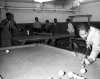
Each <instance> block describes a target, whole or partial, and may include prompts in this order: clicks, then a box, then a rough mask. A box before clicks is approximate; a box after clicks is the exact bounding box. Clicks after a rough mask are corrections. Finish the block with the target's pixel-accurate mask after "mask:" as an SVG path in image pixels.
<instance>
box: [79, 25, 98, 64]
mask: <svg viewBox="0 0 100 79" xmlns="http://www.w3.org/2000/svg"><path fill="white" fill-rule="evenodd" d="M79 35H80V37H82V38H83V39H84V40H85V41H86V44H87V48H90V47H91V46H92V49H91V52H90V55H89V56H88V57H87V58H86V59H85V60H84V62H85V64H86V65H88V64H92V63H93V62H94V61H95V60H96V58H97V56H98V54H99V53H100V30H99V29H97V28H95V27H93V26H89V27H88V25H86V24H80V28H79Z"/></svg>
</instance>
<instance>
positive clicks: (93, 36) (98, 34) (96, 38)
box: [87, 27, 100, 59]
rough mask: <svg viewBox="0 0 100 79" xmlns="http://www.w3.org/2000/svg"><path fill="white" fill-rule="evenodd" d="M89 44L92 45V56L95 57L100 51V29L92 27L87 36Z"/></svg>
mask: <svg viewBox="0 0 100 79" xmlns="http://www.w3.org/2000/svg"><path fill="white" fill-rule="evenodd" d="M87 45H92V51H91V54H90V58H93V59H95V58H96V57H97V55H98V54H99V53H100V30H99V29H97V28H95V27H90V30H89V34H88V37H87Z"/></svg>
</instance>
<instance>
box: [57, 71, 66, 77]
mask: <svg viewBox="0 0 100 79" xmlns="http://www.w3.org/2000/svg"><path fill="white" fill-rule="evenodd" d="M65 74H66V72H65V71H64V70H59V72H58V75H59V76H64V75H65Z"/></svg>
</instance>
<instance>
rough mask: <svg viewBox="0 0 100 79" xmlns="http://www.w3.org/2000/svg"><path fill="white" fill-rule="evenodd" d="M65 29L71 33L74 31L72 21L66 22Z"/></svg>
mask: <svg viewBox="0 0 100 79" xmlns="http://www.w3.org/2000/svg"><path fill="white" fill-rule="evenodd" d="M67 31H68V32H69V33H73V32H74V31H75V29H74V26H73V25H72V23H68V29H67Z"/></svg>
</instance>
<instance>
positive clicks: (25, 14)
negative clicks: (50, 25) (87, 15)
mask: <svg viewBox="0 0 100 79" xmlns="http://www.w3.org/2000/svg"><path fill="white" fill-rule="evenodd" d="M36 5H38V6H37V7H36ZM7 6H8V11H9V12H12V13H13V14H14V15H15V20H16V22H17V23H31V22H34V17H36V16H37V17H39V20H40V21H41V22H45V20H46V19H49V20H50V22H53V18H57V19H58V21H59V22H64V21H65V19H66V18H68V16H69V15H70V14H71V13H69V12H65V11H64V10H65V9H63V8H62V7H61V6H54V5H52V4H47V5H45V7H44V8H45V9H46V10H47V9H49V10H53V11H49V12H48V11H39V4H33V3H16V2H8V3H7ZM11 7H13V8H11ZM33 8H35V9H38V11H35V10H33ZM60 9H61V10H63V11H60ZM55 10H57V11H55ZM58 10H59V11H58Z"/></svg>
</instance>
